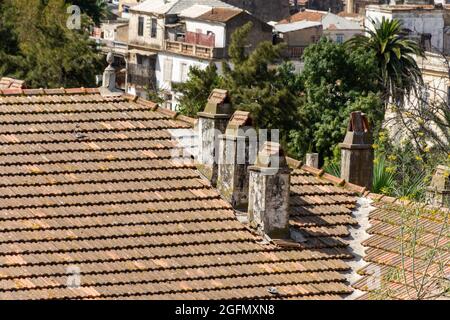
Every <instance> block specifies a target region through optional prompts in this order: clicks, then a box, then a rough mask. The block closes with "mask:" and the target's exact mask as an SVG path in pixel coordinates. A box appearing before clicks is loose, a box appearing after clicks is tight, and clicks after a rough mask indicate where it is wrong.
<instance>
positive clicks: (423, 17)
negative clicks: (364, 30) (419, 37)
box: [366, 6, 444, 51]
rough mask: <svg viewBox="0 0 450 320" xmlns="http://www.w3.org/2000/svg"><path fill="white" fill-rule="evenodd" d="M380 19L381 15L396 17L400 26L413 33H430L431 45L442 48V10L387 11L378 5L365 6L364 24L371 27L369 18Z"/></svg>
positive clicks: (390, 17)
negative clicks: (400, 23)
mask: <svg viewBox="0 0 450 320" xmlns="http://www.w3.org/2000/svg"><path fill="white" fill-rule="evenodd" d="M369 17H370V18H372V19H374V20H377V19H378V20H379V21H381V19H382V17H386V18H388V19H398V20H400V21H401V22H402V27H403V28H405V29H409V30H411V31H412V32H413V33H415V34H423V33H429V34H431V45H432V47H433V48H436V49H437V50H441V51H442V50H443V49H444V14H443V11H442V10H429V11H425V10H415V11H412V10H410V11H392V12H391V11H387V10H382V9H380V7H378V6H369V7H367V8H366V25H367V26H368V27H371V28H372V27H373V26H372V24H371V23H370V21H369V19H367V18H369Z"/></svg>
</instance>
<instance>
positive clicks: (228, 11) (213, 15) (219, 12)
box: [197, 8, 243, 22]
mask: <svg viewBox="0 0 450 320" xmlns="http://www.w3.org/2000/svg"><path fill="white" fill-rule="evenodd" d="M241 12H243V11H242V10H240V9H237V8H211V10H210V11H208V12H206V13H204V14H202V15H200V16H198V17H197V19H198V20H207V21H217V22H227V21H229V20H231V19H232V18H234V17H236V16H237V15H238V14H240V13H241Z"/></svg>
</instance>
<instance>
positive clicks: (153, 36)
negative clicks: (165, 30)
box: [150, 18, 158, 38]
mask: <svg viewBox="0 0 450 320" xmlns="http://www.w3.org/2000/svg"><path fill="white" fill-rule="evenodd" d="M157 27H158V23H157V20H156V19H155V18H152V30H151V32H150V36H151V37H152V38H156V31H157Z"/></svg>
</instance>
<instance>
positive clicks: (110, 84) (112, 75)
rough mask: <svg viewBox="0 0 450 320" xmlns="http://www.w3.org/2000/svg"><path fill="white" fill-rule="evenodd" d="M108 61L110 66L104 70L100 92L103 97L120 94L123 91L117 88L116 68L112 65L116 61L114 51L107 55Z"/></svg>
mask: <svg viewBox="0 0 450 320" xmlns="http://www.w3.org/2000/svg"><path fill="white" fill-rule="evenodd" d="M106 62H108V66H107V67H106V69H105V71H104V72H103V80H102V86H101V87H100V94H101V95H102V96H103V97H111V96H119V95H121V94H122V91H120V90H118V89H117V88H116V70H115V69H114V67H113V65H112V64H113V62H114V54H113V53H112V52H109V53H108V54H107V55H106Z"/></svg>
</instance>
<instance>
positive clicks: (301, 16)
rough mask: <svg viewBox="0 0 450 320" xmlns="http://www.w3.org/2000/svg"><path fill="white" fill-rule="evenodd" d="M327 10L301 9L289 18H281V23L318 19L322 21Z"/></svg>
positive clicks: (317, 20)
mask: <svg viewBox="0 0 450 320" xmlns="http://www.w3.org/2000/svg"><path fill="white" fill-rule="evenodd" d="M325 14H326V13H325V12H324V13H322V12H316V11H300V12H297V13H296V14H294V15H292V16H290V17H289V18H287V19H284V20H281V21H280V22H279V23H291V22H298V21H305V20H306V21H316V22H321V21H322V18H323V17H324V16H325Z"/></svg>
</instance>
